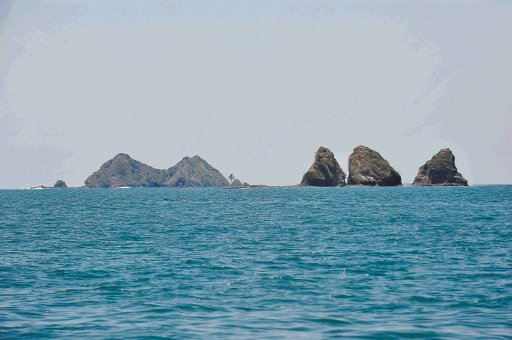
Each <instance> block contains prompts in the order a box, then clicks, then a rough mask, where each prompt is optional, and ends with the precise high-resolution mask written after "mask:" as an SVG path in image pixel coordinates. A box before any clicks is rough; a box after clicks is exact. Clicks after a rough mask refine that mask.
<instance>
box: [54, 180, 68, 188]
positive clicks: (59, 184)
mask: <svg viewBox="0 0 512 340" xmlns="http://www.w3.org/2000/svg"><path fill="white" fill-rule="evenodd" d="M53 187H54V188H55V189H64V188H67V187H68V186H67V185H66V182H64V181H62V180H60V179H59V180H58V181H57V182H55V184H54V185H53Z"/></svg>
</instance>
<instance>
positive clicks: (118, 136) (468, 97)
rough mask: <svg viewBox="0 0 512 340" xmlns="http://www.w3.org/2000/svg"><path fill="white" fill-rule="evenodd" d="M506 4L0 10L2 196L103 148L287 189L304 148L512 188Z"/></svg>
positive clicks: (68, 170) (8, 4)
mask: <svg viewBox="0 0 512 340" xmlns="http://www.w3.org/2000/svg"><path fill="white" fill-rule="evenodd" d="M511 37H512V1H323V0H314V1H300V0H297V1H286V0H282V1H264V0H261V1H214V0H212V1H193V0H187V1H168V0H166V1H150V0H146V1H114V0H112V1H103V0H88V1H67V0H66V1H64V0H62V1H32V0H26V1H10V0H2V1H0V188H3V189H6V188H26V187H30V186H35V185H40V184H44V185H52V184H53V183H54V182H55V181H56V180H57V179H62V180H64V181H66V182H67V183H68V185H71V186H81V185H83V183H84V180H85V179H86V178H87V177H88V176H89V175H90V174H91V173H92V172H94V171H96V170H97V169H98V168H99V167H100V166H101V164H103V163H104V162H105V161H107V160H108V159H110V158H112V157H113V156H115V155H116V154H118V153H121V152H124V153H128V154H129V155H130V156H132V157H133V158H135V159H137V160H140V161H142V162H144V163H146V164H149V165H151V166H154V167H157V168H162V169H163V168H168V167H170V166H172V165H174V164H176V163H177V162H178V161H179V160H181V159H182V158H183V157H184V156H187V155H188V156H193V155H196V154H198V155H200V156H201V157H202V158H204V159H206V160H207V161H208V162H209V163H210V164H211V165H212V166H214V167H216V168H217V169H219V170H220V171H221V172H222V173H223V174H224V175H225V176H227V175H229V174H230V173H233V174H235V176H236V177H237V178H240V179H241V180H242V181H247V182H249V183H251V184H268V185H290V184H297V183H299V182H300V180H301V178H302V175H303V174H304V172H305V171H306V170H307V169H308V168H309V167H310V165H311V164H312V162H313V158H314V154H315V152H316V150H317V149H318V147H319V146H325V147H327V148H329V149H331V150H332V151H333V152H334V154H335V156H336V158H337V160H338V162H339V163H340V165H341V167H342V168H343V170H344V171H345V172H347V168H348V164H347V162H348V160H347V159H348V156H349V155H350V153H351V152H352V150H353V148H354V147H356V146H358V145H360V144H363V145H367V146H369V147H371V148H373V149H375V150H377V151H379V152H380V154H381V155H382V156H383V157H384V158H386V159H387V160H388V161H389V162H390V164H391V165H392V166H393V167H394V168H395V169H396V170H397V171H398V172H400V174H401V175H402V181H403V182H404V183H411V182H412V181H413V179H414V177H415V175H416V173H417V171H418V168H419V167H420V166H421V165H422V164H424V163H425V162H426V161H427V160H429V159H430V158H431V157H432V155H434V154H435V153H436V152H437V151H439V149H441V148H444V147H449V148H450V149H451V150H452V151H453V152H454V154H455V157H456V165H457V167H458V169H459V171H460V172H461V173H462V174H463V175H464V176H465V177H466V178H467V179H468V181H469V182H470V184H493V183H508V184H510V183H512V63H511V60H512V39H511Z"/></svg>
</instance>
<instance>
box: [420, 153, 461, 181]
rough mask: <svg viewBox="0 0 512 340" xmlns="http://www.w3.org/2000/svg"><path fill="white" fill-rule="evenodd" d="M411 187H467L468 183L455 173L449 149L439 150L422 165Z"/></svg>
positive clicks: (455, 168)
mask: <svg viewBox="0 0 512 340" xmlns="http://www.w3.org/2000/svg"><path fill="white" fill-rule="evenodd" d="M412 184H413V185H436V186H467V185H468V181H467V180H466V179H465V178H464V177H463V176H462V175H461V174H460V173H459V172H458V171H457V167H456V166H455V156H454V155H453V153H452V151H451V150H450V149H448V148H447V149H441V150H440V151H439V152H438V153H436V154H435V155H434V156H433V157H432V159H431V160H429V161H427V162H426V163H425V164H423V165H422V166H421V167H420V168H419V170H418V175H416V178H415V179H414V182H413V183H412Z"/></svg>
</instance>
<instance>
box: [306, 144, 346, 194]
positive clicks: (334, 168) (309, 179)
mask: <svg viewBox="0 0 512 340" xmlns="http://www.w3.org/2000/svg"><path fill="white" fill-rule="evenodd" d="M300 185H302V186H314V187H335V186H340V187H343V186H345V185H346V182H345V173H344V172H343V170H342V169H341V167H340V165H339V164H338V161H337V160H336V158H334V154H333V153H332V152H331V150H329V149H327V148H324V147H322V146H321V147H320V148H319V149H318V151H317V152H316V155H315V161H314V162H313V165H311V167H310V168H309V170H308V171H307V172H306V173H305V174H304V176H303V177H302V181H301V182H300Z"/></svg>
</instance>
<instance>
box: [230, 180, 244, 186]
mask: <svg viewBox="0 0 512 340" xmlns="http://www.w3.org/2000/svg"><path fill="white" fill-rule="evenodd" d="M231 186H232V187H235V188H236V187H242V186H243V184H242V182H240V180H239V179H235V180H234V181H233V182H232V183H231Z"/></svg>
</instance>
